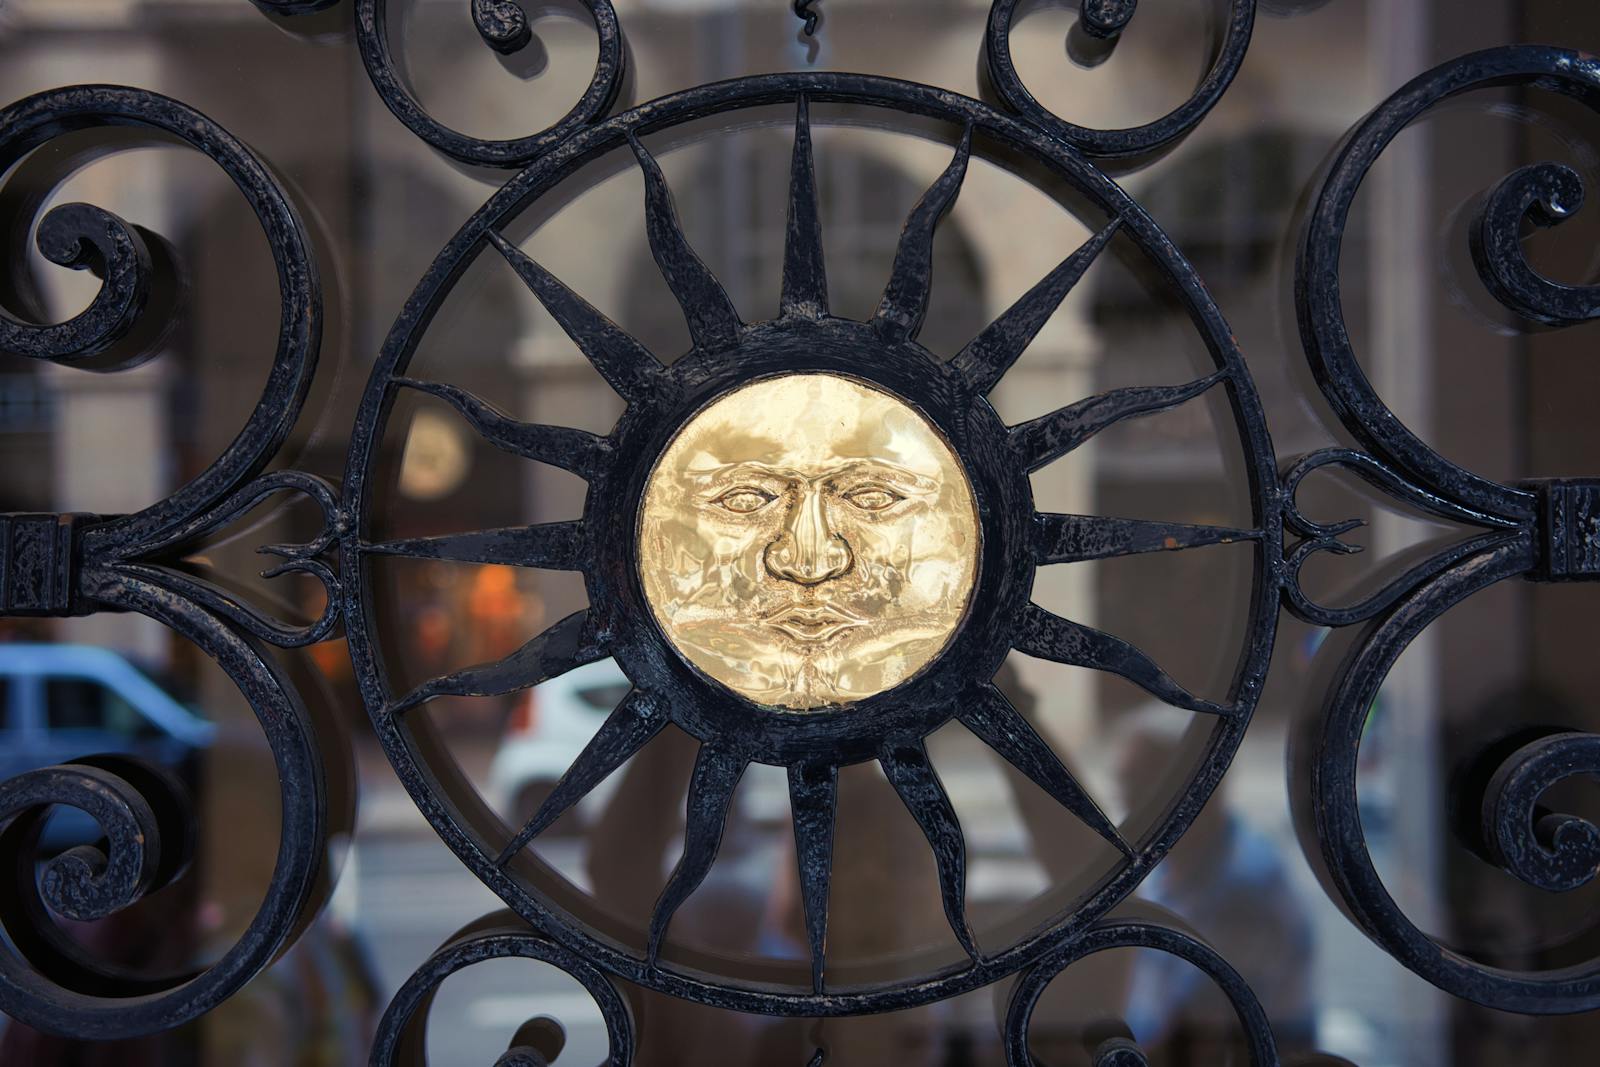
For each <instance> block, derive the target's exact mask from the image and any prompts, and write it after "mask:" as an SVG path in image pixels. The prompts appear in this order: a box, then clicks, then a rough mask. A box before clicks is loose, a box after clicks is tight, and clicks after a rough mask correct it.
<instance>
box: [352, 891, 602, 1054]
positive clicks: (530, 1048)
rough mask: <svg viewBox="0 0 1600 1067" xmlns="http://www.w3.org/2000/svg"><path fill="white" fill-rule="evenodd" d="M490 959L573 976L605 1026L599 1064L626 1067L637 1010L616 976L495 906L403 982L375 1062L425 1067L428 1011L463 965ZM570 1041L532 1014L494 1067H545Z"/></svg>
mask: <svg viewBox="0 0 1600 1067" xmlns="http://www.w3.org/2000/svg"><path fill="white" fill-rule="evenodd" d="M493 959H527V960H535V961H539V962H543V963H548V964H550V965H551V966H553V967H556V968H558V969H559V970H561V971H563V972H565V973H566V974H568V975H570V976H571V977H572V978H574V979H576V980H577V981H578V983H579V984H580V985H582V986H583V988H584V990H585V991H586V992H587V993H588V994H589V996H590V997H591V998H593V1000H594V1003H595V1006H596V1007H597V1008H599V1009H600V1016H601V1019H602V1021H603V1022H604V1024H605V1029H606V1040H607V1044H608V1053H607V1056H606V1059H605V1060H604V1062H603V1064H602V1065H601V1067H627V1065H628V1064H629V1063H632V1062H633V1049H634V1024H633V1013H632V1011H631V1009H630V1008H629V1007H628V1003H627V1001H625V1000H624V999H623V997H622V995H621V994H620V993H619V992H618V991H617V987H616V986H615V985H614V984H612V981H611V979H610V978H608V977H607V976H606V974H605V973H604V972H603V971H601V970H600V969H599V968H598V967H596V966H594V965H593V964H591V963H589V962H588V961H587V960H585V959H584V958H583V957H581V956H578V955H576V954H575V953H572V952H569V951H567V950H566V949H564V948H562V947H561V946H559V945H557V944H555V943H554V942H553V941H549V940H547V939H546V938H543V937H540V936H539V935H538V934H537V933H536V932H535V931H534V930H533V929H532V928H530V927H529V926H528V925H527V924H526V923H524V922H523V921H522V920H520V919H518V918H517V916H515V915H514V914H512V913H511V912H509V911H497V912H491V913H490V914H488V915H485V916H484V917H483V918H481V919H478V920H477V921H475V922H472V923H470V924H468V925H467V926H465V927H463V928H462V929H461V930H459V931H457V932H456V933H455V934H454V935H453V936H452V937H451V938H450V939H449V940H448V941H446V942H445V943H444V944H443V945H442V946H440V948H439V950H438V951H437V952H435V953H434V954H433V955H432V956H430V957H429V958H428V960H427V962H425V963H424V964H423V965H422V966H421V967H419V968H418V969H417V971H416V973H414V974H413V975H412V976H411V977H410V978H409V979H407V980H406V983H405V984H404V985H403V986H401V987H400V991H399V992H398V993H396V994H395V997H394V1000H392V1001H391V1002H390V1003H389V1008H388V1010H387V1011H385V1012H384V1014H383V1019H382V1021H380V1022H379V1023H378V1035H377V1038H376V1040H375V1041H374V1042H373V1046H372V1059H371V1061H370V1062H371V1065H372V1067H426V1065H427V1062H428V1055H427V1035H428V1012H429V1011H430V1010H431V1008H432V1006H433V998H434V995H435V994H436V993H437V992H438V990H439V985H440V984H441V983H442V982H443V981H444V980H445V979H446V978H449V977H450V976H451V975H452V974H455V973H456V972H457V971H459V970H462V969H463V968H466V967H470V966H472V965H473V964H476V963H482V962H483V961H485V960H493ZM565 1040H566V1038H565V1033H564V1031H563V1029H562V1027H561V1024H560V1022H559V1021H558V1020H555V1019H552V1018H550V1017H548V1016H538V1017H536V1018H533V1019H529V1020H528V1021H527V1022H526V1023H524V1024H523V1025H522V1026H521V1027H520V1028H518V1030H517V1032H516V1034H515V1035H514V1036H513V1037H512V1039H511V1042H510V1047H509V1048H507V1049H506V1051H505V1052H504V1053H503V1054H502V1055H501V1056H500V1058H499V1059H497V1060H496V1061H495V1067H547V1065H548V1064H549V1063H550V1062H552V1061H553V1060H555V1058H556V1056H557V1055H558V1054H559V1053H560V1052H561V1050H562V1046H563V1045H564V1044H565ZM563 1062H565V1061H563Z"/></svg>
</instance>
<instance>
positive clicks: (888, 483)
mask: <svg viewBox="0 0 1600 1067" xmlns="http://www.w3.org/2000/svg"><path fill="white" fill-rule="evenodd" d="M638 536H639V552H638V560H639V572H640V580H641V583H642V585H643V588H644V591H645V597H646V599H647V600H648V602H649V604H650V609H651V611H652V612H653V613H654V615H655V618H656V621H657V623H659V625H660V626H661V629H662V630H663V631H664V632H665V633H666V635H667V637H668V638H669V639H670V640H671V641H672V643H673V645H674V646H675V647H676V648H677V649H678V651H679V652H680V653H681V654H682V655H683V656H684V657H685V658H686V659H687V660H688V661H689V662H690V663H692V664H693V665H694V666H695V667H697V668H699V669H700V670H701V671H702V672H704V673H705V674H707V675H709V676H710V677H711V678H713V679H715V680H716V681H718V682H721V683H722V684H723V685H725V686H727V687H728V688H730V689H732V690H734V691H735V692H737V693H739V694H740V695H742V696H744V697H746V698H747V699H749V700H751V701H753V702H755V703H757V704H763V705H768V706H773V707H780V708H790V709H801V710H809V709H815V708H822V707H827V706H830V705H840V704H849V703H851V702H853V701H857V700H861V699H863V698H865V697H869V696H872V695H873V694H875V693H881V692H883V691H885V690H888V689H891V688H893V687H894V686H896V685H899V684H900V683H901V682H903V681H904V680H906V679H907V678H909V677H911V676H912V675H914V674H916V673H917V671H919V670H921V669H922V667H924V666H925V665H926V664H927V663H928V662H929V661H931V660H932V659H933V658H934V657H935V656H937V655H938V654H939V653H940V652H941V651H942V650H943V649H944V647H945V646H946V645H947V644H948V643H949V641H950V638H951V636H952V635H953V634H954V633H955V630H956V628H957V626H958V625H959V624H960V622H961V619H962V616H963V615H964V613H965V612H966V608H967V603H968V601H969V599H970V597H971V594H972V588H973V584H974V580H975V579H976V577H977V560H978V547H979V533H978V519H977V512H976V509H975V507H974V504H973V496H972V488H971V485H970V484H969V483H968V481H967V476H966V473H965V471H964V470H963V469H962V467H961V464H960V462H959V461H958V460H957V459H956V456H955V454H954V452H953V451H952V450H951V448H950V445H949V444H948V443H947V442H946V441H945V440H944V438H943V437H942V436H941V435H940V434H939V433H938V431H937V430H935V429H934V427H933V426H932V425H931V424H930V423H929V422H928V421H927V420H926V419H925V418H923V416H921V415H920V414H918V413H917V412H916V411H915V410H914V409H913V408H911V407H910V406H909V405H907V404H906V403H905V402H903V401H901V400H899V399H897V398H896V397H894V396H891V395H890V394H888V393H886V392H884V391H882V390H880V389H876V388H873V387H871V386H868V385H866V384H864V383H861V382H858V381H855V380H853V379H850V378H846V377H842V376H837V375H831V374H790V375H784V376H781V377H777V378H769V379H765V380H762V381H758V382H754V383H751V384H749V385H745V386H742V387H740V388H738V389H735V390H733V391H732V392H729V393H727V394H726V395H724V396H722V397H719V398H718V399H717V400H715V401H713V402H712V403H711V404H710V405H708V406H707V407H706V408H704V409H703V410H702V411H700V412H699V413H697V414H696V415H695V416H694V417H693V418H691V419H689V421H688V422H686V423H685V424H684V426H683V427H682V429H680V430H679V431H678V433H677V435H676V436H675V437H674V438H673V439H672V441H671V442H670V443H669V444H668V445H667V447H666V449H665V450H664V451H663V452H662V454H661V458H660V459H659V460H657V462H656V465H655V468H654V469H653V470H652V471H651V472H650V478H649V481H648V483H647V485H646V488H645V496H644V504H643V507H642V509H641V512H640V520H639V531H638Z"/></svg>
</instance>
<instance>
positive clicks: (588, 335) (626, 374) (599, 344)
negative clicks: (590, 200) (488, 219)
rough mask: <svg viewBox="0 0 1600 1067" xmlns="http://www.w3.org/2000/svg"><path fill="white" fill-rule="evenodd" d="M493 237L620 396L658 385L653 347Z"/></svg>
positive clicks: (658, 367)
mask: <svg viewBox="0 0 1600 1067" xmlns="http://www.w3.org/2000/svg"><path fill="white" fill-rule="evenodd" d="M489 241H490V242H491V243H492V244H493V245H494V246H495V248H497V249H499V250H500V254H501V255H502V256H504V257H505V258H506V262H507V263H509V264H511V269H512V270H514V271H516V272H517V276H518V277H519V278H521V279H522V281H523V284H525V285H526V286H527V287H528V288H529V290H531V291H532V293H533V295H534V296H536V297H538V298H539V303H541V304H543V305H544V307H545V310H546V311H548V312H550V317H551V318H553V319H555V320H556V324H557V325H559V326H560V327H561V329H562V330H563V331H565V333H566V335H567V336H568V337H570V338H572V343H573V344H575V345H577V346H578V350H579V351H580V352H582V353H583V356H584V358H585V359H587V360H588V361H589V362H590V363H591V364H592V365H593V366H594V369H595V370H597V371H599V372H600V376H601V377H603V378H604V379H605V380H606V381H607V382H608V383H609V384H610V386H611V388H613V389H615V390H616V391H617V395H618V396H620V397H622V398H623V399H624V400H635V399H637V398H639V397H640V396H644V395H646V393H647V392H648V390H650V389H652V388H653V387H654V385H655V383H656V381H657V380H658V379H659V378H660V375H661V371H662V366H661V361H660V360H658V359H657V358H656V357H655V356H654V355H653V354H652V353H651V352H650V350H649V349H648V348H646V347H644V345H642V344H640V343H639V342H638V341H637V340H635V339H634V337H633V335H632V334H630V333H628V332H627V331H626V330H624V329H623V328H622V327H621V326H618V325H617V324H616V323H614V322H612V321H611V320H610V319H608V318H606V316H605V315H603V314H601V313H600V312H599V311H598V310H596V309H595V307H594V306H593V305H592V304H590V303H589V302H588V301H587V300H585V299H584V298H583V297H581V296H579V295H578V294H577V293H575V292H573V291H572V290H571V289H569V288H567V286H566V285H565V284H564V283H563V282H562V281H561V280H560V279H559V278H557V277H556V276H555V275H554V274H551V273H550V272H549V271H547V270H545V269H544V268H543V267H542V266H540V265H539V264H538V263H537V262H535V261H534V260H533V259H532V258H531V257H530V256H529V255H528V254H527V253H526V252H524V251H523V250H522V249H520V248H518V247H517V246H516V245H514V244H512V243H511V242H510V241H507V240H506V239H505V238H504V237H502V236H501V235H500V234H499V233H498V232H496V231H494V230H490V231H489Z"/></svg>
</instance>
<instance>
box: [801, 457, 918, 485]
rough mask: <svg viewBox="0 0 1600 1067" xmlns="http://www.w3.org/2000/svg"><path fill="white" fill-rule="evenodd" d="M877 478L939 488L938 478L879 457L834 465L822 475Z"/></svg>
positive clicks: (830, 478) (902, 483)
mask: <svg viewBox="0 0 1600 1067" xmlns="http://www.w3.org/2000/svg"><path fill="white" fill-rule="evenodd" d="M852 476H855V477H866V478H879V479H881V480H883V481H886V482H892V483H894V484H896V485H900V486H906V487H909V488H912V489H923V490H928V491H932V490H935V489H937V488H939V480H938V479H937V478H930V477H928V476H927V475H926V474H918V473H917V472H916V471H914V470H911V469H910V468H909V467H902V466H900V465H899V464H897V463H890V462H888V461H887V460H881V459H864V460H855V461H853V462H850V463H846V464H844V465H843V466H840V467H835V468H834V469H833V470H831V471H829V472H828V473H827V474H826V475H824V477H826V478H828V479H829V480H832V479H836V478H845V477H852Z"/></svg>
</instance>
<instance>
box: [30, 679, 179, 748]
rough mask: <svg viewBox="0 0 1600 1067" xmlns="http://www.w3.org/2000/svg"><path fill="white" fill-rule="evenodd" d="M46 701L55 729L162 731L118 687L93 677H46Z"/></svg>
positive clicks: (133, 733)
mask: <svg viewBox="0 0 1600 1067" xmlns="http://www.w3.org/2000/svg"><path fill="white" fill-rule="evenodd" d="M44 704H45V721H46V723H48V725H49V727H50V729H52V730H99V731H102V732H106V733H114V734H121V735H123V736H125V737H133V738H149V737H159V736H160V734H161V731H160V730H158V729H156V727H155V725H154V724H153V723H151V722H150V720H149V719H147V718H145V717H144V716H143V715H141V714H139V712H138V711H137V710H136V709H135V708H134V706H133V705H132V704H130V703H128V702H127V701H126V700H125V699H123V697H122V695H121V694H119V693H118V692H116V690H114V689H111V688H109V687H108V686H106V685H104V684H102V683H100V682H97V681H94V680H93V679H90V678H50V679H48V680H46V682H45V684H44Z"/></svg>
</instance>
